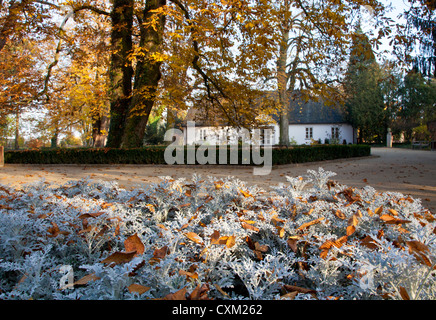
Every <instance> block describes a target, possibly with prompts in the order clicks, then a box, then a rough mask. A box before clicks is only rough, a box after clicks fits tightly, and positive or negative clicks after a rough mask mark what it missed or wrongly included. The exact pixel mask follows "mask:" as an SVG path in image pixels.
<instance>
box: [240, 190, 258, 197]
mask: <svg viewBox="0 0 436 320" xmlns="http://www.w3.org/2000/svg"><path fill="white" fill-rule="evenodd" d="M239 192H240V193H241V194H242V195H243V196H244V197H245V198H248V197H253V196H252V195H251V194H250V193H249V192H246V191H244V190H242V189H241V188H239ZM253 198H254V197H253Z"/></svg>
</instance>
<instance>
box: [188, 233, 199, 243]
mask: <svg viewBox="0 0 436 320" xmlns="http://www.w3.org/2000/svg"><path fill="white" fill-rule="evenodd" d="M185 236H186V237H187V238H188V239H189V240H191V241H193V242H195V243H197V244H203V239H201V238H200V236H199V235H198V234H196V233H195V232H187V233H185Z"/></svg>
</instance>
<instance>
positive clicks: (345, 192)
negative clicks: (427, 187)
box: [0, 168, 436, 300]
mask: <svg viewBox="0 0 436 320" xmlns="http://www.w3.org/2000/svg"><path fill="white" fill-rule="evenodd" d="M333 175H334V173H332V172H328V171H324V170H323V169H321V168H320V169H319V171H312V170H309V171H308V174H307V176H304V177H295V178H291V177H288V181H287V183H285V184H283V185H281V186H278V187H276V188H275V191H274V192H270V193H267V192H266V191H264V190H262V189H259V188H256V187H247V186H246V185H245V184H244V183H243V182H241V181H239V180H237V179H234V178H232V177H229V178H227V179H225V180H219V181H218V180H216V179H213V178H205V177H198V176H193V177H192V181H190V182H189V183H188V182H186V181H185V180H183V179H179V180H173V179H171V178H165V177H163V178H162V182H161V183H158V184H154V185H150V186H148V187H146V188H144V189H140V188H137V189H134V190H132V191H127V190H124V189H121V188H119V187H118V186H117V185H116V184H115V183H103V182H97V181H91V180H81V181H74V182H70V183H68V184H65V185H63V186H60V187H56V188H54V187H51V186H50V185H48V184H47V183H45V182H44V181H41V182H39V183H36V184H33V185H28V186H24V187H23V188H22V190H19V191H16V190H15V189H13V188H9V187H7V186H1V187H0V220H1V221H0V245H1V246H0V257H1V259H0V278H1V279H2V282H1V283H0V298H1V299H191V300H195V299H237V300H239V299H327V300H329V299H408V298H410V299H434V298H435V297H436V292H435V291H436V287H435V285H434V283H435V282H434V276H435V270H434V266H435V258H436V257H435V247H436V241H435V240H436V234H435V232H436V231H435V227H436V223H435V218H434V217H433V215H432V214H431V213H430V211H428V210H427V209H425V208H424V207H423V206H422V205H421V202H420V201H419V200H416V199H412V198H411V197H408V196H404V195H402V194H399V193H390V192H387V193H380V192H377V191H376V190H375V189H373V188H372V187H365V188H363V189H354V188H351V187H348V186H343V185H337V184H336V183H335V182H334V181H332V180H330V179H331V177H333Z"/></svg>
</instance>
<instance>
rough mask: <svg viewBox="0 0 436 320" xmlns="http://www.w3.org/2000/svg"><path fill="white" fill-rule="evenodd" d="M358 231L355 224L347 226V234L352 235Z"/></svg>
mask: <svg viewBox="0 0 436 320" xmlns="http://www.w3.org/2000/svg"><path fill="white" fill-rule="evenodd" d="M355 231H356V227H355V226H348V227H347V236H351V235H352V234H353V233H354V232H355Z"/></svg>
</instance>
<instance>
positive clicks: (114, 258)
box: [101, 251, 136, 264]
mask: <svg viewBox="0 0 436 320" xmlns="http://www.w3.org/2000/svg"><path fill="white" fill-rule="evenodd" d="M135 255H136V251H131V252H114V253H112V254H111V255H110V256H109V257H107V258H106V259H104V260H102V261H101V263H107V264H122V263H127V262H130V261H131V260H132V259H133V258H134V256H135Z"/></svg>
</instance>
